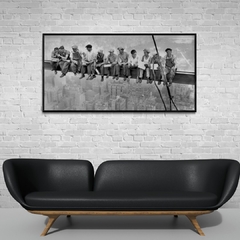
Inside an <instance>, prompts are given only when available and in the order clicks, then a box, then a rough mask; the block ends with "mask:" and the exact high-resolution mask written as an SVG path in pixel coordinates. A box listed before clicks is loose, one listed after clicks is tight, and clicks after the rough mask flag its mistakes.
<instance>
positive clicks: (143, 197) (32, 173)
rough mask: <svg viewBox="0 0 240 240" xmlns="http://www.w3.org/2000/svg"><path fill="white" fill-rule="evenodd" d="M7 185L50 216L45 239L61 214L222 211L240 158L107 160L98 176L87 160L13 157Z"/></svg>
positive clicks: (35, 209) (194, 214)
mask: <svg viewBox="0 0 240 240" xmlns="http://www.w3.org/2000/svg"><path fill="white" fill-rule="evenodd" d="M3 173H4V179H5V182H6V186H7V188H8V190H9V192H10V194H11V195H12V197H13V198H14V199H15V200H16V201H17V202H18V203H20V204H21V205H22V207H23V208H25V209H26V210H28V211H29V212H31V213H34V214H42V215H46V216H48V217H49V221H48V224H47V226H46V228H45V229H44V231H43V233H42V236H44V235H46V234H47V232H48V230H49V229H50V227H51V226H52V224H53V223H54V221H55V220H56V219H57V218H58V217H59V216H60V215H67V216H70V215H77V214H83V215H89V214H93V215H135V214H136V215H137V214H139V215H149V214H154V215H174V216H175V217H177V216H178V215H186V216H187V217H188V218H189V220H190V221H191V222H192V224H193V225H194V227H195V229H196V230H197V232H198V233H199V234H200V235H204V233H203V232H202V230H201V228H200V226H199V224H198V222H197V220H196V217H197V216H198V215H201V214H206V213H210V212H212V211H214V210H217V209H218V208H219V207H221V206H222V205H223V204H224V203H226V202H227V201H228V200H229V199H230V198H231V197H232V195H233V194H234V192H235V190H236V188H237V185H238V181H239V174H240V165H239V163H238V162H237V161H235V160H227V159H215V160H212V159H207V160H179V161H176V160H168V161H144V160H131V161H126V160H125V161H121V160H114V161H106V162H103V163H102V164H101V165H100V166H99V167H98V169H97V170H96V173H95V175H94V169H93V166H92V164H91V163H90V162H89V161H86V160H50V159H48V160H47V159H45V160H43V159H9V160H6V161H5V162H4V163H3Z"/></svg>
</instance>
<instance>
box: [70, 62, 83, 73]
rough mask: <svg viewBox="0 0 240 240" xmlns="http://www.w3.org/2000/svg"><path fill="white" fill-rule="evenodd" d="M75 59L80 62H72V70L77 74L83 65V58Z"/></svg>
mask: <svg viewBox="0 0 240 240" xmlns="http://www.w3.org/2000/svg"><path fill="white" fill-rule="evenodd" d="M75 61H77V62H78V63H74V62H71V70H72V72H73V73H74V74H76V73H77V72H80V71H81V67H82V64H81V60H75Z"/></svg>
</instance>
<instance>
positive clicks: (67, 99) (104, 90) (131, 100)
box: [42, 33, 197, 113]
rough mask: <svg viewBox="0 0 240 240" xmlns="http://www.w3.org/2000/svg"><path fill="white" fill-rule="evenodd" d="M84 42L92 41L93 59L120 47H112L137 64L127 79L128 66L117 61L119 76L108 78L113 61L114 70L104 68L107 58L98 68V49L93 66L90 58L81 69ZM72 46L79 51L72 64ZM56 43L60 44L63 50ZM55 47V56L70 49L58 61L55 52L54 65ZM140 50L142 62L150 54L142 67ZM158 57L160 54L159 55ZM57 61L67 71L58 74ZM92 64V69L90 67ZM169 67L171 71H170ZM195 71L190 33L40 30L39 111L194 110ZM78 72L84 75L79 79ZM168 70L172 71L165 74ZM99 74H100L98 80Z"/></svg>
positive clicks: (194, 44) (194, 43)
mask: <svg viewBox="0 0 240 240" xmlns="http://www.w3.org/2000/svg"><path fill="white" fill-rule="evenodd" d="M89 44H90V45H92V52H94V53H95V57H96V55H97V52H99V51H100V52H101V50H102V51H103V53H104V55H105V57H106V56H107V55H108V54H109V50H110V49H112V50H114V53H115V54H116V55H117V54H118V53H119V51H120V50H118V48H123V49H124V52H126V53H128V55H129V57H130V56H131V51H132V50H136V51H137V55H138V64H139V65H138V66H139V68H138V69H132V71H131V77H130V78H128V76H127V78H126V79H124V76H123V74H124V71H125V74H130V72H129V67H127V66H130V64H128V65H127V66H126V65H123V66H122V67H121V66H120V64H121V62H120V60H119V65H118V66H117V67H118V70H119V68H120V71H119V79H118V80H116V79H112V78H113V76H112V75H111V73H113V72H111V71H112V70H115V74H116V71H117V67H116V65H115V68H113V67H111V68H110V67H109V66H110V64H109V65H108V62H105V64H104V66H103V67H102V68H101V67H100V68H99V67H96V66H98V65H101V62H100V64H98V62H99V59H100V60H101V56H102V55H101V54H100V53H99V56H98V62H97V65H96V62H95V63H93V64H92V63H89V65H88V66H89V68H86V67H85V66H84V64H85V63H86V62H85V60H86V45H89ZM73 45H76V46H77V47H78V49H79V52H80V54H79V56H80V57H79V59H77V61H79V62H77V63H76V61H75V60H71V59H73V58H74V56H75V57H76V55H72V50H73V49H72V47H73ZM60 46H62V47H64V50H63V49H62V47H61V48H60ZM55 47H58V48H60V50H56V52H57V56H59V54H58V51H60V55H62V52H64V51H65V53H63V55H64V54H66V53H70V56H72V58H71V59H69V58H68V59H63V56H59V57H57V58H58V59H57V60H56V61H58V62H57V63H56V62H55V58H53V59H51V53H52V51H53V50H54V48H55ZM168 48H170V50H169V49H168ZM144 49H145V52H146V57H145V58H144V59H145V63H146V62H147V60H148V55H147V52H150V53H149V55H151V57H152V60H150V63H149V64H148V62H147V64H146V65H145V64H144V65H143V63H142V62H141V61H142V60H144V59H143V57H142V56H143V55H144V52H143V50H144ZM167 49H168V50H169V51H168V50H167ZM66 50H67V51H68V52H66ZM90 50H91V49H90ZM166 50H167V51H168V52H170V53H172V54H173V56H174V58H175V59H174V58H172V60H171V57H169V59H168V60H166V58H164V57H165V55H166V52H167V51H166ZM61 51H62V52H61ZM88 54H89V53H88ZM156 54H158V55H156ZM67 55H68V54H67ZM89 55H91V53H90V54H89ZM123 55H124V54H123ZM123 55H122V56H123ZM84 56H85V57H84ZM91 56H92V55H91ZM91 56H90V58H91ZM159 56H161V59H160V58H159ZM81 57H82V58H83V59H84V61H83V62H81V59H80V58H81ZM124 57H125V59H126V57H127V56H126V55H124ZM124 57H123V58H124ZM90 58H89V59H90ZM113 58H115V57H113ZM153 58H154V59H155V60H153ZM75 59H76V58H75ZM119 59H121V58H119ZM51 60H53V61H51ZM133 61H134V60H133ZM65 62H66V64H65ZM140 62H141V63H140ZM175 62H176V65H175ZM80 63H83V66H82V67H80V65H79V66H78V64H80ZM169 63H170V65H171V64H172V65H171V66H172V68H170V67H169V68H167V67H166V65H167V64H169ZM64 64H65V65H64ZM74 64H75V66H76V68H78V67H79V69H77V73H76V75H75V74H74V73H73V72H72V71H76V68H74ZM87 64H88V63H87ZM60 65H61V66H62V69H64V71H65V72H66V71H67V72H66V75H64V74H63V73H61V67H60ZM107 67H109V68H107ZM144 67H145V70H144ZM52 68H53V69H52ZM94 68H97V69H98V70H96V71H95V69H94ZM140 68H142V70H140ZM174 68H176V69H174ZM54 69H55V70H56V71H55V70H54ZM88 70H89V71H90V72H89V73H91V74H90V79H88V77H89V76H88V74H86V72H87V71H88ZM174 70H175V71H176V72H175V75H174ZM196 70H197V35H196V33H79V34H77V33H43V34H42V86H43V88H42V111H43V112H45V113H47V112H49V113H53V112H76V113H77V112H79V113H81V112H164V113H177V112H185V113H194V112H196V111H197V78H196V75H197V71H196ZM84 71H85V77H83V78H81V77H82V72H84ZM93 71H94V73H93ZM101 71H103V72H101ZM107 71H109V73H110V76H109V77H108V78H107V76H106V75H107V73H108V72H107ZM140 71H141V72H143V75H142V79H141V83H140V79H136V78H137V76H138V77H139V76H140ZM169 72H171V74H172V76H170V77H169V74H170V73H169ZM98 73H99V75H98ZM102 73H103V74H104V79H103V81H102V76H101V75H102ZM113 74H114V73H113ZM115 74H114V75H115ZM94 75H95V77H94ZM148 77H149V78H148ZM80 78H81V79H80ZM91 78H92V79H91Z"/></svg>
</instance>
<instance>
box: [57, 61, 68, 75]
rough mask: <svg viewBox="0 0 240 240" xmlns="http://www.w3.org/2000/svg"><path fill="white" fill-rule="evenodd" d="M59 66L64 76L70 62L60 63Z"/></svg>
mask: <svg viewBox="0 0 240 240" xmlns="http://www.w3.org/2000/svg"><path fill="white" fill-rule="evenodd" d="M59 66H60V68H61V70H62V74H64V75H66V74H67V72H68V69H69V66H70V62H67V61H60V62H59Z"/></svg>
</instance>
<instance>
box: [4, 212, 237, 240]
mask: <svg viewBox="0 0 240 240" xmlns="http://www.w3.org/2000/svg"><path fill="white" fill-rule="evenodd" d="M197 219H198V222H199V224H200V226H201V228H202V230H203V232H204V233H205V235H206V236H205V237H201V236H199V235H198V234H197V233H196V232H195V230H194V228H193V226H192V224H191V223H190V221H189V220H188V219H187V218H186V217H185V216H180V217H178V218H174V217H173V216H72V217H71V218H66V217H65V216H61V217H59V218H58V219H57V220H56V222H55V223H54V224H53V226H52V228H51V229H50V230H49V234H48V235H47V236H45V237H40V234H41V232H42V231H43V229H44V227H45V226H46V223H47V218H46V217H45V216H41V215H34V214H30V213H28V212H27V211H26V210H24V209H22V208H16V209H0V239H1V240H5V239H6V240H8V239H10V240H15V239H16V240H35V239H46V240H50V239H56V240H67V239H69V240H75V239H78V240H79V239H82V240H88V239H89V240H90V239H91V240H93V239H94V240H95V239H97V240H100V239H104V240H120V239H121V240H122V239H124V240H128V239H131V240H135V239H136V240H157V239H167V240H173V239H178V240H179V239H184V240H195V239H204V240H215V239H216V240H239V239H240V209H220V210H218V211H215V212H213V213H211V214H207V215H202V216H199V217H198V218H197Z"/></svg>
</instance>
